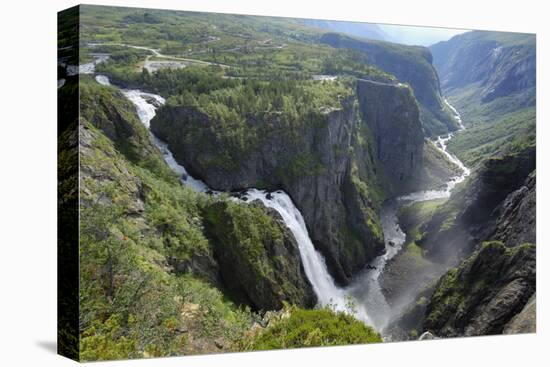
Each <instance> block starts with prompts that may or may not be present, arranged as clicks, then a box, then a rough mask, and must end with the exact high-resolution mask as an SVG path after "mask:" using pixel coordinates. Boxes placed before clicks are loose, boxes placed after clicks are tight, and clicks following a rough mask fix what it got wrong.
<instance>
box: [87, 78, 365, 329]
mask: <svg viewBox="0 0 550 367" xmlns="http://www.w3.org/2000/svg"><path fill="white" fill-rule="evenodd" d="M95 79H96V81H97V82H98V83H99V84H102V85H106V86H112V85H111V83H110V81H109V78H108V77H106V76H104V75H96V78H95ZM121 92H122V93H123V94H124V96H125V97H126V98H127V99H128V100H129V101H130V102H132V103H133V104H134V106H135V107H136V112H137V114H138V117H139V119H140V120H141V122H142V123H143V124H144V125H145V126H146V127H147V128H149V127H150V122H151V120H152V119H153V117H154V116H155V114H156V109H157V107H156V106H160V105H162V104H164V103H165V99H164V98H163V97H161V96H159V95H156V94H151V93H145V92H142V91H140V90H136V89H121ZM153 101H154V103H151V102H153ZM155 105H156V106H155ZM151 138H152V140H153V142H154V143H155V145H156V146H157V148H158V149H159V150H160V151H161V153H162V154H163V157H164V160H165V161H166V163H167V164H168V165H169V166H170V168H172V170H173V171H174V172H176V173H177V174H178V175H179V176H180V177H181V180H182V183H183V184H185V185H188V186H190V187H191V188H192V189H194V190H195V191H198V192H207V191H208V192H212V193H214V194H216V193H218V192H216V191H214V190H211V189H210V188H209V187H208V186H207V185H206V183H204V182H203V181H201V180H198V179H196V178H194V177H192V176H191V175H190V174H189V173H188V172H187V170H186V169H185V167H183V166H182V165H180V164H179V163H177V162H176V160H175V158H174V156H173V155H172V153H171V152H170V150H169V149H168V144H167V143H166V142H163V141H162V140H160V139H158V138H157V137H156V136H155V135H154V134H152V133H151ZM268 197H269V198H268ZM241 198H246V200H242V199H238V198H233V199H234V200H242V202H243V203H247V202H252V201H254V200H260V201H261V202H262V203H263V204H264V205H265V206H267V207H270V208H273V209H275V210H276V211H277V212H278V213H279V214H280V215H281V217H282V218H283V220H284V222H285V224H286V226H287V227H288V228H289V229H290V231H291V232H292V234H293V235H294V238H295V239H296V242H297V243H298V248H299V251H300V257H301V260H302V264H303V266H304V270H305V273H306V276H307V278H308V280H309V282H310V283H311V285H312V287H313V290H314V292H315V294H316V296H317V299H318V303H319V304H320V305H322V306H330V307H331V308H333V309H335V310H338V311H344V312H350V310H351V308H352V307H351V304H350V299H349V296H348V295H347V292H345V291H344V290H343V289H340V288H338V287H337V286H336V284H335V283H334V279H333V278H332V276H331V275H330V274H329V272H328V270H327V266H326V263H325V260H324V258H323V256H322V255H321V254H320V253H319V252H318V251H317V250H315V247H314V246H313V243H312V242H311V238H310V237H309V233H308V231H307V227H306V224H305V221H304V218H303V217H302V214H301V213H300V211H299V210H298V208H296V206H295V205H294V203H293V202H292V199H291V198H290V196H288V194H287V193H285V192H284V191H282V190H278V191H276V192H273V193H269V194H268V193H267V192H266V191H264V190H258V189H255V188H250V189H248V190H246V192H245V194H244V195H243V196H242V197H241ZM361 319H363V320H365V321H366V322H370V320H369V319H368V317H367V315H366V313H365V314H364V315H363V316H362V317H361Z"/></svg>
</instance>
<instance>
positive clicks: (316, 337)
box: [243, 308, 382, 350]
mask: <svg viewBox="0 0 550 367" xmlns="http://www.w3.org/2000/svg"><path fill="white" fill-rule="evenodd" d="M288 313H289V314H285V315H283V316H282V317H281V318H280V319H279V320H276V321H275V322H273V323H272V324H270V325H269V326H268V327H267V328H266V329H265V330H262V331H260V332H259V333H258V334H257V335H253V336H252V337H251V338H249V339H247V340H245V341H244V342H243V344H244V348H243V349H245V350H266V349H282V348H286V349H288V348H299V347H306V346H307V347H319V346H332V345H347V344H368V343H381V342H382V338H381V337H380V335H379V334H378V333H377V332H375V331H374V330H373V329H372V328H370V327H368V326H366V325H365V324H363V323H362V322H360V321H357V320H356V319H355V318H354V317H353V316H350V315H348V314H345V313H342V312H335V311H332V310H330V309H327V308H322V309H317V310H301V309H291V310H289V311H288Z"/></svg>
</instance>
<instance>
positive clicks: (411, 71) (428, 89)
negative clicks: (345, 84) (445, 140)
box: [321, 33, 458, 136]
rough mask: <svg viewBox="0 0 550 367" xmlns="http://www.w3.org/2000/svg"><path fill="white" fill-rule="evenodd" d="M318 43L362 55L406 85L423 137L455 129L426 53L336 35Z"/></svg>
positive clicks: (429, 54)
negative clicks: (417, 108) (413, 99)
mask: <svg viewBox="0 0 550 367" xmlns="http://www.w3.org/2000/svg"><path fill="white" fill-rule="evenodd" d="M321 42H323V43H326V44H328V45H330V46H332V47H336V48H350V49H355V50H359V51H363V52H365V53H366V54H367V56H368V60H369V63H370V64H372V65H375V66H376V67H378V68H380V69H381V70H383V71H385V72H387V73H390V74H392V75H395V76H396V77H397V79H399V81H401V82H403V83H408V84H409V85H410V86H411V87H412V89H413V90H414V95H415V97H416V99H417V100H418V102H419V104H420V118H421V120H422V123H423V126H424V129H425V131H426V135H428V136H431V135H439V134H444V133H446V132H449V131H453V130H456V129H457V127H458V126H457V125H456V122H455V120H454V119H453V118H452V117H451V115H450V114H449V113H448V112H447V111H446V110H445V107H444V104H443V101H442V99H441V95H440V87H439V78H438V76H437V73H436V71H435V69H434V67H433V66H432V55H431V53H430V50H429V49H427V48H425V47H420V46H405V45H397V44H393V43H389V42H381V41H373V40H367V39H355V38H352V37H348V36H345V35H342V34H338V33H326V34H324V35H323V36H322V37H321Z"/></svg>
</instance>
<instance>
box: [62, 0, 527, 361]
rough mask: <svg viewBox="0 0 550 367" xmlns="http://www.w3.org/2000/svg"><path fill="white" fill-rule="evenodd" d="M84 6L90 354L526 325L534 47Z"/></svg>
mask: <svg viewBox="0 0 550 367" xmlns="http://www.w3.org/2000/svg"><path fill="white" fill-rule="evenodd" d="M84 9H87V12H85V14H84V17H83V18H82V22H84V23H85V24H90V25H93V27H88V28H87V27H84V28H82V29H83V33H82V35H81V37H80V39H79V44H78V46H79V57H78V59H77V60H78V61H77V62H75V58H74V57H73V58H71V57H69V56H64V57H63V58H60V60H61V61H60V63H59V82H58V94H59V95H60V96H66V95H74V93H77V94H78V99H79V110H78V119H77V120H75V121H70V123H67V124H66V125H63V126H62V127H61V128H60V136H61V137H62V142H63V145H62V149H61V151H62V152H63V154H62V155H61V159H60V162H62V163H65V162H69V161H70V160H69V159H68V158H66V156H65V153H64V152H65V151H66V152H73V151H71V150H70V149H69V148H71V149H72V147H74V146H75V144H76V146H77V147H78V151H77V153H76V154H77V157H78V159H79V160H78V163H77V167H78V172H79V176H78V180H79V181H78V182H79V183H80V185H79V199H78V200H79V210H80V218H81V219H80V222H81V223H80V229H79V230H80V248H79V251H80V253H79V255H80V272H81V284H82V287H81V288H80V289H79V291H80V297H81V298H80V302H81V309H80V312H81V317H82V319H81V320H80V323H81V325H82V329H81V332H80V333H81V338H82V339H81V340H82V341H81V343H82V346H83V347H82V348H83V350H84V354H83V357H82V358H83V359H85V360H97V359H105V358H115V357H116V358H125V357H127V356H132V357H141V356H156V355H158V356H161V355H173V354H181V353H185V354H196V353H212V352H219V351H221V352H226V351H242V350H258V349H275V348H285V347H286V348H289V347H302V346H306V345H307V346H322V345H341V344H352V343H370V342H381V341H400V340H416V339H419V338H420V339H426V338H435V337H455V336H466V335H468V336H470V335H488V334H499V333H505V332H525V331H527V332H529V331H532V330H533V328H534V310H535V307H534V304H535V302H536V284H535V240H536V238H535V223H536V221H535V210H536V200H535V186H536V161H535V157H536V154H535V151H536V145H535V111H534V106H535V100H534V94H533V93H534V85H533V80H534V79H533V78H532V76H531V74H532V73H533V72H534V70H533V68H532V66H533V64H532V57H533V52H534V51H533V50H532V47H534V46H533V44H532V40H531V38H530V37H527V36H523V35H519V36H515V35H508V36H506V37H505V36H502V35H501V34H499V33H498V32H481V33H480V32H467V33H464V34H461V35H458V36H455V37H453V38H452V39H451V40H449V41H445V42H448V44H446V43H445V42H442V43H441V44H438V45H434V46H432V47H431V48H426V47H417V46H405V45H399V44H391V43H388V42H383V41H372V40H367V39H362V38H357V37H353V36H351V35H349V34H341V33H333V32H329V33H326V31H324V30H319V29H318V28H315V27H310V26H309V25H307V24H305V25H304V22H302V21H300V22H297V21H294V20H292V19H271V18H269V19H262V22H258V21H257V20H256V18H254V17H242V18H238V19H239V22H238V24H239V26H240V27H242V28H241V29H239V30H235V29H234V28H232V27H233V26H234V24H235V18H233V16H231V15H220V16H219V17H217V18H216V19H215V20H214V19H213V18H212V17H211V15H208V14H200V13H199V14H195V15H194V16H189V15H188V13H185V12H184V13H181V14H180V13H173V12H168V11H158V12H157V11H154V12H152V13H147V12H146V13H143V12H142V11H141V10H135V11H134V10H128V9H122V10H120V9H119V10H117V9H115V8H113V9H111V10H112V13H110V14H109V16H108V17H104V12H103V11H101V10H99V8H96V7H93V6H92V7H88V6H84ZM214 24H215V25H216V26H215V27H212V25H214ZM90 29H93V30H94V32H90V31H89V30H90ZM196 29H201V32H199V33H196V32H194V30H196ZM141 30H147V32H148V33H140V32H141ZM138 34H140V36H138ZM140 37H144V38H140ZM183 45H185V47H184V46H183ZM74 49H78V48H77V47H76V46H74ZM68 50H71V48H67V47H65V48H63V49H62V50H61V52H62V53H66V52H68ZM511 58H513V59H514V60H519V61H518V62H519V66H517V67H515V66H514V61H511V60H510V59H511ZM478 59H480V60H481V59H482V60H485V61H479V62H476V63H474V62H473V60H478ZM468 64H469V65H468ZM75 65H79V66H75ZM152 65H154V67H152ZM469 68H470V69H469ZM466 71H467V72H466ZM457 73H465V74H464V75H466V77H465V78H463V79H461V78H460V77H459V76H457ZM440 83H441V84H440ZM493 88H494V89H495V91H493V92H491V89H493ZM455 107H456V108H455ZM63 110H64V109H63V108H60V111H63ZM67 111H68V108H67ZM459 111H460V113H459ZM74 126H77V130H76V133H75V132H74V131H69V130H70V128H72V127H74ZM65 129H67V130H65ZM64 149H65V150H64ZM70 154H73V153H70ZM70 154H69V153H66V155H67V156H70V157H72V155H70ZM61 187H65V186H64V181H62V182H61ZM104 343H111V344H112V347H110V348H108V349H109V350H115V351H116V352H113V354H107V353H106V352H105V351H106V349H105V348H104V345H105V344H104Z"/></svg>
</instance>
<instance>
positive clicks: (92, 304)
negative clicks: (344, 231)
mask: <svg viewBox="0 0 550 367" xmlns="http://www.w3.org/2000/svg"><path fill="white" fill-rule="evenodd" d="M80 110H81V121H80V125H81V126H80V141H81V149H80V172H81V174H80V198H81V205H80V248H79V251H80V254H79V258H80V289H79V291H80V295H79V303H80V320H79V324H80V359H81V360H85V361H93V360H106V359H121V358H142V357H155V356H170V355H179V354H195V353H213V352H220V351H234V350H242V346H243V345H242V341H243V340H245V339H246V337H247V335H248V333H249V330H250V328H251V327H252V326H253V325H259V324H262V323H263V322H262V316H261V315H260V314H259V313H256V312H253V311H251V308H253V309H258V310H259V309H264V310H270V309H271V310H277V309H280V308H281V307H283V304H284V302H288V303H290V304H295V305H301V306H312V305H313V303H314V296H313V294H312V292H311V288H310V286H309V283H307V280H306V279H305V275H304V274H303V273H302V272H301V270H300V269H301V266H300V264H299V261H300V260H299V252H298V249H297V247H296V244H295V243H294V242H292V241H293V239H292V237H290V236H289V233H288V230H287V229H286V228H285V227H284V224H282V223H280V222H279V221H278V220H277V219H276V217H274V216H273V215H272V214H270V213H269V212H268V211H267V210H266V209H265V208H264V207H263V206H262V205H259V204H239V203H236V202H233V201H232V200H230V199H229V198H228V197H227V196H224V195H222V196H220V197H216V198H212V197H208V196H207V195H205V194H199V193H196V192H194V191H192V190H191V189H189V188H187V187H184V186H181V184H180V182H179V178H178V177H177V176H176V175H175V174H174V173H172V172H171V171H170V169H169V168H168V167H167V165H166V164H165V163H164V161H163V160H162V157H161V155H160V153H159V152H158V150H157V149H156V148H155V147H154V146H153V145H152V143H151V142H150V140H149V136H148V134H149V132H148V131H147V130H146V129H145V128H144V127H143V125H142V124H141V122H140V121H139V120H138V119H137V117H136V115H135V112H133V109H132V106H131V105H130V104H129V103H128V101H127V100H126V99H125V98H124V96H122V95H121V94H120V92H118V91H116V90H115V89H114V88H111V87H105V86H101V85H99V84H97V83H95V82H93V81H92V79H91V78H88V77H82V79H81V103H80ZM61 157H62V158H63V157H64V155H61ZM232 277H233V279H234V280H235V281H234V282H231V281H229V279H231V278H232ZM220 279H223V282H222V283H220ZM236 284H237V286H235V285H236ZM295 309H296V312H297V313H298V315H300V312H305V311H303V310H301V309H299V308H295ZM348 318H349V319H348ZM351 320H353V318H352V317H351V316H349V317H343V316H341V315H336V314H326V315H323V322H322V326H321V327H322V328H325V326H326V328H327V330H326V331H327V333H328V334H327V337H323V338H321V339H315V340H314V341H313V342H314V343H315V345H333V344H335V343H347V342H348V339H346V338H345V337H344V335H349V338H351V339H349V340H352V341H353V342H364V341H369V340H370V339H368V340H367V336H372V335H374V334H372V335H371V334H369V333H368V332H366V331H365V330H370V329H366V327H365V326H364V325H363V324H361V323H359V322H357V321H354V322H351ZM323 325H325V326H323ZM330 325H333V326H332V327H335V328H336V327H338V331H339V333H340V334H335V333H334V331H332V330H331V329H330V328H329V326H330ZM359 325H361V327H360V326H359ZM260 328H261V327H260ZM362 328H365V329H364V330H363V329H362ZM323 330H324V329H323ZM348 333H349V334H348ZM302 342H303V343H307V344H303V345H304V346H305V345H311V344H310V343H311V341H310V340H309V339H308V340H303V341H302ZM293 343H294V345H295V346H299V345H300V340H298V339H294V341H293ZM256 347H258V348H259V347H260V344H257V346H256ZM250 348H252V346H250Z"/></svg>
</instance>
